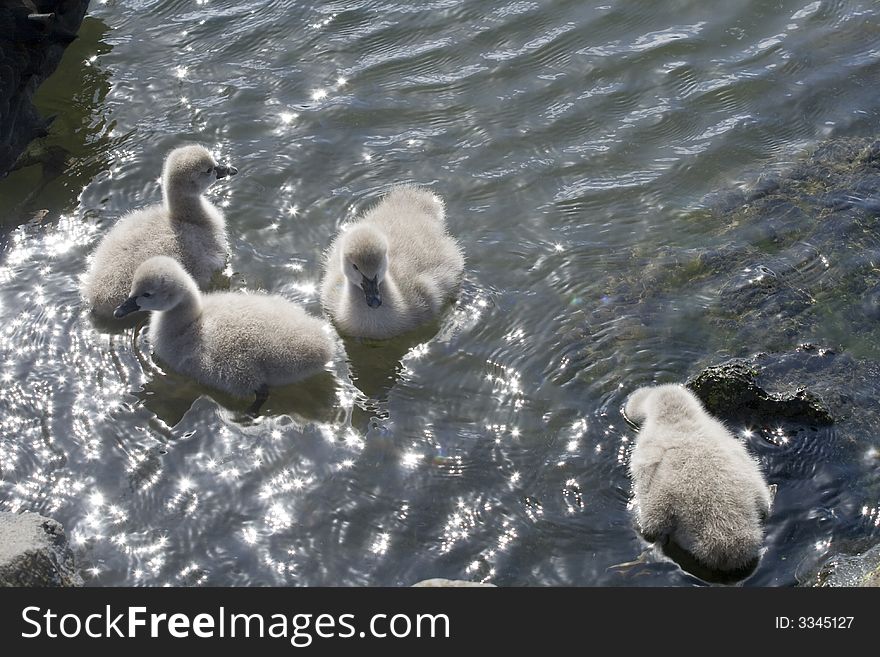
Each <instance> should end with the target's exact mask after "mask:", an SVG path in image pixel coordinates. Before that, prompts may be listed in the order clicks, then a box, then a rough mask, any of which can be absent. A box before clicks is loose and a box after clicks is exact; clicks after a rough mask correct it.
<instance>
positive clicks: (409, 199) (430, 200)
mask: <svg viewBox="0 0 880 657" xmlns="http://www.w3.org/2000/svg"><path fill="white" fill-rule="evenodd" d="M385 198H386V201H388V202H389V203H395V204H400V205H403V206H406V207H410V208H412V207H416V208H418V209H420V210H422V211H424V212H425V214H427V215H428V216H430V217H433V218H435V219H436V220H437V221H439V222H440V223H442V224H445V223H446V206H445V204H444V203H443V199H441V198H440V197H439V196H437V194H435V193H434V192H432V191H431V190H430V189H427V188H426V187H419V186H418V185H398V186H396V187H394V188H393V189H392V190H391V191H390V192H388V195H387V196H386V197H385Z"/></svg>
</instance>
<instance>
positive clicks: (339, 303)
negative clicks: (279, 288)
mask: <svg viewBox="0 0 880 657" xmlns="http://www.w3.org/2000/svg"><path fill="white" fill-rule="evenodd" d="M463 270H464V256H463V255H462V252H461V248H460V247H459V245H458V242H456V240H455V239H454V238H452V237H451V236H449V235H448V234H447V232H446V213H445V210H444V207H443V201H442V200H441V199H440V198H439V197H438V196H437V195H436V194H434V193H433V192H431V191H430V190H428V189H424V188H421V187H416V186H412V185H402V186H399V187H395V188H394V189H392V190H391V191H390V192H389V193H388V194H387V195H386V196H385V197H384V198H383V199H382V200H381V201H380V202H379V203H378V204H377V205H376V206H374V207H373V208H371V209H370V210H368V211H367V212H366V214H365V215H364V216H363V217H362V218H361V219H360V220H359V221H357V222H356V223H354V224H353V225H351V226H349V227H348V228H347V229H346V230H344V231H343V232H342V233H341V234H340V235H339V236H338V237H337V238H336V240H335V241H334V242H333V244H332V245H331V246H330V249H329V250H328V252H327V256H326V260H325V263H324V280H323V281H322V283H321V301H322V303H323V305H324V308H325V310H326V311H327V312H328V313H329V315H330V317H331V318H332V319H333V321H334V323H335V324H336V326H337V327H338V328H339V330H340V332H341V333H343V334H345V335H350V336H354V337H362V338H376V339H384V338H390V337H393V336H395V335H400V334H401V333H406V332H408V331H411V330H413V329H415V328H416V327H418V326H419V325H421V324H424V323H426V322H428V321H430V320H431V319H433V318H434V317H436V316H437V314H438V313H439V312H440V310H441V309H442V308H443V304H444V303H445V302H446V301H447V300H449V299H450V298H451V297H452V296H453V295H454V294H455V291H456V290H457V288H458V285H459V283H460V281H461V276H462V272H463Z"/></svg>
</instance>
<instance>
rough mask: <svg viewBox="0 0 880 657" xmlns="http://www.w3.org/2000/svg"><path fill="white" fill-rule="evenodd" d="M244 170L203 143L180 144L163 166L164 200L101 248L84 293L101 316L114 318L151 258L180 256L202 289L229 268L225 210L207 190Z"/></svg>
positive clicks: (123, 222) (127, 222)
mask: <svg viewBox="0 0 880 657" xmlns="http://www.w3.org/2000/svg"><path fill="white" fill-rule="evenodd" d="M236 173H238V170H237V169H236V168H235V167H231V166H226V165H222V164H218V163H217V161H216V160H215V159H214V156H213V155H211V153H210V152H209V151H208V150H207V149H206V148H204V147H203V146H198V145H190V146H183V147H181V148H175V149H174V150H173V151H171V152H170V153H169V154H168V156H167V157H166V158H165V166H164V168H163V171H162V196H163V203H161V204H156V205H151V206H148V207H146V208H142V209H140V210H135V211H134V212H131V213H130V214H128V215H126V216H124V217H122V218H121V219H120V220H119V221H118V222H117V223H116V225H115V226H114V227H113V228H112V229H111V230H110V232H109V233H107V235H105V236H104V239H102V240H101V243H100V244H99V245H98V248H97V250H96V251H95V254H94V258H93V260H92V264H91V267H90V268H89V271H88V273H87V274H86V278H85V281H84V283H83V287H82V296H83V298H84V299H85V301H86V303H87V304H88V305H89V307H90V308H91V310H92V312H93V313H94V314H95V316H96V317H98V318H99V319H110V318H112V317H113V311H114V309H115V308H116V307H117V306H118V305H119V304H120V303H122V302H123V301H124V300H125V298H126V297H127V296H128V292H129V290H130V289H131V281H132V276H133V275H134V272H135V270H136V269H137V268H138V266H139V265H140V264H141V263H142V262H144V261H145V260H146V259H147V258H150V257H153V256H158V255H165V256H169V257H172V258H175V259H176V260H179V261H180V262H181V264H182V265H183V266H184V268H185V269H186V270H187V271H188V272H189V273H190V275H192V276H193V278H195V280H196V282H197V283H198V285H199V286H200V287H201V288H203V289H204V288H205V287H207V285H208V283H209V282H210V280H211V277H212V276H213V275H214V274H215V273H216V272H218V271H220V270H222V269H223V266H224V264H225V262H226V255H227V252H228V250H229V246H228V242H227V239H226V223H225V220H224V218H223V214H222V213H221V212H220V210H218V209H217V208H216V207H215V206H214V205H212V204H211V203H210V202H209V201H208V200H207V199H205V198H204V197H203V196H202V195H203V194H204V193H205V191H206V190H207V189H208V187H210V186H211V184H212V183H214V182H215V181H216V180H218V179H220V178H224V177H226V176H231V175H234V174H236Z"/></svg>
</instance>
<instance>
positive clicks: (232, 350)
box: [115, 256, 336, 413]
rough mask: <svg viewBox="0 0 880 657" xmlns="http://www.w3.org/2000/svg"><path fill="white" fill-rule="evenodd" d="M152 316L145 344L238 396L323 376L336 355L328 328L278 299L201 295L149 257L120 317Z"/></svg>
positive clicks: (262, 396) (163, 260) (172, 265)
mask: <svg viewBox="0 0 880 657" xmlns="http://www.w3.org/2000/svg"><path fill="white" fill-rule="evenodd" d="M138 310H150V311H153V314H152V316H151V317H150V330H149V337H150V342H151V343H152V345H153V349H154V350H155V352H156V354H157V355H158V356H159V358H160V359H161V360H162V361H164V362H165V363H167V364H168V365H169V366H170V367H171V368H173V369H174V370H176V371H177V372H180V373H181V374H185V375H188V376H191V377H192V378H194V379H196V380H197V381H199V382H200V383H203V384H205V385H208V386H212V387H214V388H218V389H220V390H224V391H226V392H228V393H230V394H232V395H235V396H237V397H247V396H249V395H251V394H256V395H257V401H256V402H255V405H254V406H253V407H252V408H251V412H252V413H256V412H257V411H258V410H259V407H260V406H261V405H262V403H263V402H264V401H265V400H266V398H267V397H268V394H269V391H268V389H269V387H270V386H281V385H286V384H289V383H295V382H297V381H300V380H302V379H305V378H307V377H309V376H312V375H313V374H317V373H318V372H321V371H323V370H324V369H325V365H326V363H327V362H328V361H330V360H331V359H332V358H333V354H334V351H335V348H336V345H335V341H334V340H333V338H332V337H331V329H330V326H329V325H328V324H327V323H326V322H325V321H323V320H321V319H318V318H317V317H314V316H312V315H309V314H308V313H306V311H305V310H303V308H301V307H300V306H298V305H297V304H295V303H292V302H290V301H288V300H286V299H284V298H282V297H280V296H277V295H270V294H257V293H254V294H249V293H242V292H216V293H212V294H204V295H203V294H202V293H201V292H199V289H198V287H196V283H195V281H194V280H193V279H192V277H191V276H190V275H189V274H187V273H186V272H185V271H184V269H183V267H181V266H180V263H178V262H177V261H176V260H173V259H172V258H168V257H166V256H157V257H154V258H150V259H149V260H147V261H146V262H144V263H143V264H141V265H140V266H139V267H138V268H137V271H136V272H135V274H134V280H133V281H132V284H131V296H130V297H129V298H128V299H127V300H126V301H125V302H124V303H122V304H121V305H120V306H119V307H118V308H117V309H116V313H115V314H116V316H117V317H124V316H125V315H128V314H129V313H132V312H136V311H138Z"/></svg>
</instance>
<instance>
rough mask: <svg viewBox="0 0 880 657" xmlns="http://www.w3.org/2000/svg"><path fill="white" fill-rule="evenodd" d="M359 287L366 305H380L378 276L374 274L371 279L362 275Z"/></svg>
mask: <svg viewBox="0 0 880 657" xmlns="http://www.w3.org/2000/svg"><path fill="white" fill-rule="evenodd" d="M362 279H363V280H362V281H361V289H362V290H363V291H364V296H365V297H366V298H367V305H368V306H369V307H370V308H378V307H379V306H381V305H382V295H380V294H379V277H378V276H374V277H373V278H372V279H369V278H367V277H366V276H362Z"/></svg>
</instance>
